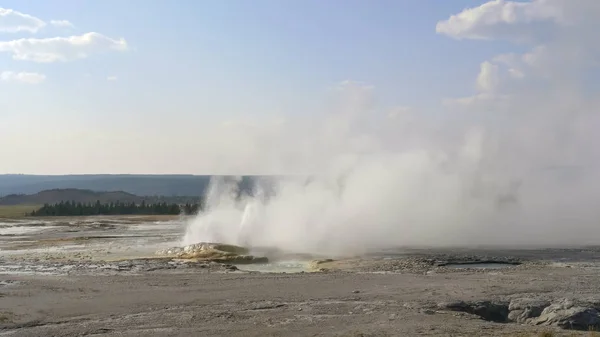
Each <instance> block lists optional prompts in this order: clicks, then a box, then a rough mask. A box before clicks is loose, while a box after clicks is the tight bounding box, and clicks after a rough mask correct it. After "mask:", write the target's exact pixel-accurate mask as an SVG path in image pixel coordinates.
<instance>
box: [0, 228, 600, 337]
mask: <svg viewBox="0 0 600 337" xmlns="http://www.w3.org/2000/svg"><path fill="white" fill-rule="evenodd" d="M184 230H185V219H183V218H176V217H175V218H173V217H126V218H123V217H121V218H116V217H98V218H73V217H69V218H55V219H19V220H1V219H0V336H2V335H7V336H8V335H10V336H100V335H102V336H148V335H152V336H200V335H201V336H417V335H438V336H467V335H470V336H473V335H475V336H496V335H497V336H536V335H537V334H539V333H540V332H543V331H546V330H547V329H550V330H552V331H554V333H555V335H557V336H560V335H565V336H571V335H573V332H568V333H567V332H565V331H563V330H562V329H558V328H556V327H540V326H530V325H527V324H525V325H523V324H514V323H501V324H499V323H494V322H489V321H486V320H482V319H481V317H476V316H473V315H470V314H465V313H456V312H447V311H444V310H438V307H437V304H438V303H440V302H444V301H470V300H500V301H511V300H514V299H515V298H517V299H518V298H522V297H526V298H530V297H531V298H543V299H545V300H548V301H554V300H559V299H564V298H569V299H574V300H583V299H585V300H586V301H588V302H589V299H590V298H597V299H598V303H600V283H598V280H599V279H600V249H598V248H595V247H568V248H565V247H563V248H530V249H522V248H521V249H508V248H486V249H483V248H479V249H474V248H470V249H464V248H462V249H458V248H454V249H407V248H402V249H400V248H397V249H390V250H386V251H382V252H378V253H374V254H370V255H368V256H363V257H349V258H347V259H336V260H328V259H322V258H321V259H320V260H319V261H313V260H312V259H311V257H309V256H305V255H302V256H300V255H286V254H277V255H276V256H274V258H272V259H271V261H270V262H269V263H266V264H253V265H237V266H232V265H227V264H220V263H210V262H206V261H180V260H176V259H165V258H157V257H156V256H155V255H154V252H155V251H156V250H158V249H164V248H168V247H172V246H178V244H179V239H180V238H181V237H182V234H183V232H184ZM592 302H593V301H592ZM594 303H595V302H594ZM577 334H578V333H575V335H577ZM579 334H580V335H588V332H581V333H579Z"/></svg>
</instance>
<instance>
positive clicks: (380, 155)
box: [183, 1, 600, 255]
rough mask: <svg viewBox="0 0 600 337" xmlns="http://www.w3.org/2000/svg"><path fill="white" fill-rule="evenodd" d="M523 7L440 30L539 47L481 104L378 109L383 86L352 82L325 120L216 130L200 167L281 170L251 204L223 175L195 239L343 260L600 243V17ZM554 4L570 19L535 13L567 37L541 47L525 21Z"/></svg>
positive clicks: (473, 99) (485, 75) (509, 59)
mask: <svg viewBox="0 0 600 337" xmlns="http://www.w3.org/2000/svg"><path fill="white" fill-rule="evenodd" d="M590 3H591V2H590ZM594 3H595V2H594ZM509 4H510V3H509V2H507V3H506V4H504V3H495V5H494V6H498V7H503V6H505V5H506V6H507V7H506V9H505V10H507V11H509V10H514V11H516V10H523V13H521V14H523V15H522V16H521V15H514V16H511V18H515V20H516V21H515V22H512V21H511V22H508V21H506V22H505V21H503V20H500V19H498V20H483V19H481V18H479V17H478V16H477V15H476V14H481V13H484V12H485V13H487V11H484V10H483V7H481V8H477V9H476V10H473V11H471V12H468V13H467V14H468V15H467V14H465V13H466V11H467V10H465V13H462V14H461V15H458V16H455V17H452V18H450V19H448V20H446V21H443V22H440V24H438V27H437V31H438V33H440V34H446V35H450V36H453V37H459V38H474V37H484V38H486V39H490V40H492V39H504V40H507V41H509V42H510V41H518V42H519V43H521V45H520V47H519V48H520V49H522V48H523V46H524V45H525V46H526V47H530V49H529V50H528V51H527V52H525V53H523V54H517V53H513V54H504V55H498V56H496V57H494V58H492V59H490V60H489V61H485V62H482V63H481V70H480V73H479V75H478V77H477V79H476V88H477V92H476V93H475V94H474V95H473V96H470V97H466V98H460V99H451V100H446V101H444V104H440V106H439V107H438V108H437V109H431V110H422V109H421V110H417V109H406V108H396V109H390V108H388V107H382V106H380V105H378V104H376V100H375V99H374V91H375V90H374V88H373V87H370V86H366V85H362V84H360V83H356V82H349V81H348V82H344V83H342V84H341V85H340V86H339V87H337V88H336V90H335V91H334V92H335V93H336V94H339V96H337V98H339V99H338V100H336V101H334V104H332V105H331V106H330V107H329V108H328V109H327V112H326V113H323V114H319V113H315V114H311V115H304V116H298V115H296V116H291V117H289V116H288V118H287V119H279V120H277V121H275V122H272V121H269V120H265V121H260V120H258V119H257V120H254V121H252V122H251V123H242V122H239V123H233V122H232V123H228V124H226V125H223V126H222V127H220V128H214V129H213V130H212V132H210V133H205V134H204V136H206V137H210V142H209V141H208V140H207V142H206V144H210V146H208V145H207V146H206V147H204V148H203V149H202V150H199V151H201V152H200V154H199V158H201V160H202V161H203V162H204V163H211V164H213V163H214V165H211V167H215V170H218V171H212V172H211V173H215V174H218V173H221V172H223V173H225V172H227V174H229V173H231V172H234V174H244V175H245V174H259V175H270V174H274V175H276V176H273V178H272V179H265V180H259V181H258V182H257V183H256V185H255V193H254V195H253V196H247V197H242V198H236V197H237V196H236V195H235V193H234V188H233V186H234V185H235V184H234V183H235V182H232V181H228V180H227V179H224V178H215V180H214V181H213V182H212V184H211V188H210V193H209V194H210V195H209V198H208V209H207V211H206V212H205V213H202V214H199V215H198V216H197V217H196V218H195V219H194V220H193V221H191V222H190V224H189V226H188V229H187V232H186V234H185V237H184V240H183V241H184V244H188V243H195V242H200V241H211V242H215V241H216V242H224V243H231V244H237V245H247V246H250V247H262V246H266V247H275V248H279V249H282V250H289V251H293V252H298V253H318V254H342V255H345V254H360V253H364V252H368V251H371V250H379V249H381V248H385V247H390V246H425V247H431V246H473V245H477V246H482V245H503V246H508V245H510V246H524V245H546V246H548V245H553V246H558V245H584V244H597V243H598V242H599V241H600V231H599V230H598V219H600V207H598V205H597V202H598V200H600V169H599V165H598V163H599V162H600V147H599V146H597V144H598V136H597V128H598V126H600V118H599V117H600V113H599V111H600V109H599V107H600V104H599V102H598V99H597V92H598V86H597V84H594V83H591V82H590V79H591V75H590V74H597V69H596V68H597V65H598V59H599V55H600V53H599V52H598V50H599V49H598V48H597V45H598V44H597V43H595V42H591V41H592V40H586V39H588V38H589V37H590V35H589V34H587V33H586V32H587V30H588V28H589V25H590V24H591V23H593V22H596V21H597V20H596V18H597V14H598V11H597V10H596V9H598V8H597V6H596V7H594V8H592V7H591V6H588V7H585V6H584V7H581V4H579V3H577V4H575V3H573V4H571V3H570V2H551V1H544V2H542V1H536V2H532V3H523V4H521V3H519V6H516V5H515V6H512V5H510V6H509ZM536 6H538V7H536ZM539 6H541V7H539ZM556 6H558V7H560V8H558V9H556V8H554V7H556ZM561 6H562V7H565V8H566V7H569V8H570V9H571V10H566V9H565V10H562V9H561V8H562V7H561ZM546 7H549V9H548V12H552V13H554V12H556V11H554V10H555V9H556V10H558V12H560V13H562V14H563V16H561V18H562V19H561V20H554V21H553V19H552V18H551V17H546V16H540V17H537V18H538V19H539V20H547V22H545V23H547V24H548V25H551V26H552V27H553V29H554V30H552V32H550V33H548V34H544V35H543V36H542V37H540V36H537V35H535V34H533V33H535V32H537V30H536V29H534V28H536V27H537V26H534V24H535V20H528V19H527V15H529V14H531V13H533V11H534V9H535V10H537V9H540V8H542V9H543V8H546ZM550 7H551V8H550ZM486 8H487V9H490V8H489V7H486ZM494 8H495V7H494ZM550 9H552V11H550ZM558 12H557V13H558ZM502 13H504V12H502ZM463 14H464V15H463ZM584 14H585V15H584ZM490 15H491V14H490ZM594 15H595V16H594ZM466 17H468V18H473V20H471V19H469V20H464V18H466ZM482 17H483V16H482ZM485 17H487V16H485ZM500 17H502V18H503V17H504V16H498V18H500ZM476 19H477V20H479V21H477V20H476ZM566 22H568V23H569V24H568V25H566V24H565V23H566ZM457 27H458V28H457ZM507 27H508V28H507ZM451 28H452V29H451ZM459 28H460V29H459ZM513 28H514V29H513ZM538 28H539V27H538ZM521 29H523V30H524V31H526V32H528V33H531V34H525V35H523V34H521V33H522V32H521ZM524 36H528V37H529V39H522V38H523V37H524Z"/></svg>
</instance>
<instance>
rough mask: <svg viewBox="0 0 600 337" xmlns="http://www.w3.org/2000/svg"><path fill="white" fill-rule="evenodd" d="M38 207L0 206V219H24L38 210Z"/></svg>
mask: <svg viewBox="0 0 600 337" xmlns="http://www.w3.org/2000/svg"><path fill="white" fill-rule="evenodd" d="M40 207H41V206H40V205H14V206H0V219H1V218H7V219H14V218H24V217H26V216H28V215H29V214H30V213H31V212H33V211H35V210H38V209H40Z"/></svg>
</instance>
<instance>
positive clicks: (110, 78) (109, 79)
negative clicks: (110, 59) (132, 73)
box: [106, 76, 119, 81]
mask: <svg viewBox="0 0 600 337" xmlns="http://www.w3.org/2000/svg"><path fill="white" fill-rule="evenodd" d="M118 79H119V78H118V77H117V76H108V77H106V80H107V81H116V80H118Z"/></svg>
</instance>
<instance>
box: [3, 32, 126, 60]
mask: <svg viewBox="0 0 600 337" xmlns="http://www.w3.org/2000/svg"><path fill="white" fill-rule="evenodd" d="M124 50H127V42H126V41H125V39H122V38H121V39H118V40H116V39H112V38H109V37H107V36H104V35H102V34H99V33H93V32H92V33H86V34H83V35H78V36H69V37H53V38H44V39H35V38H27V39H18V40H13V41H4V42H0V52H6V53H11V54H12V56H13V59H15V60H20V61H32V62H38V63H52V62H59V61H60V62H67V61H73V60H77V59H84V58H88V57H89V56H91V55H92V54H96V53H101V52H107V51H124Z"/></svg>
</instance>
